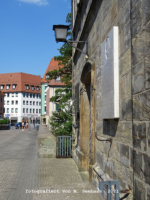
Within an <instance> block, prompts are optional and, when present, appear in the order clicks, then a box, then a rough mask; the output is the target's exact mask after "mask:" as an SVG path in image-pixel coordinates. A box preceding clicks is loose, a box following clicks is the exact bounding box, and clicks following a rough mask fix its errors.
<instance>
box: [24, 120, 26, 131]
mask: <svg viewBox="0 0 150 200" xmlns="http://www.w3.org/2000/svg"><path fill="white" fill-rule="evenodd" d="M24 129H25V130H26V120H25V121H24Z"/></svg>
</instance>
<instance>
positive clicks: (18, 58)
mask: <svg viewBox="0 0 150 200" xmlns="http://www.w3.org/2000/svg"><path fill="white" fill-rule="evenodd" d="M69 12H71V0H0V73H13V72H24V73H28V74H34V75H40V76H41V77H43V75H44V73H45V71H46V69H47V67H48V64H49V62H50V60H51V58H53V57H54V56H57V55H59V51H58V49H59V48H60V47H61V46H62V43H56V41H55V35H54V31H53V30H52V28H53V25H54V24H55V25H57V24H67V23H66V16H67V14H68V13H69Z"/></svg>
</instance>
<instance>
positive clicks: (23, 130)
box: [22, 118, 24, 131]
mask: <svg viewBox="0 0 150 200" xmlns="http://www.w3.org/2000/svg"><path fill="white" fill-rule="evenodd" d="M22 131H24V118H23V119H22Z"/></svg>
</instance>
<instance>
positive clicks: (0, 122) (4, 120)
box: [0, 119, 10, 124]
mask: <svg viewBox="0 0 150 200" xmlns="http://www.w3.org/2000/svg"><path fill="white" fill-rule="evenodd" d="M9 123H10V120H9V119H2V120H0V124H9Z"/></svg>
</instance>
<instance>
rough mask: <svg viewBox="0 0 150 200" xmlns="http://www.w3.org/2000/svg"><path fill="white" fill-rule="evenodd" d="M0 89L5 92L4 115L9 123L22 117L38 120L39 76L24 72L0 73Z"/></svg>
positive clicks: (39, 112)
mask: <svg viewBox="0 0 150 200" xmlns="http://www.w3.org/2000/svg"><path fill="white" fill-rule="evenodd" d="M0 90H1V91H2V92H3V93H4V94H5V98H4V104H5V105H4V107H5V113H4V117H9V119H10V120H11V123H12V124H13V123H16V122H21V120H22V119H23V118H24V119H25V118H29V119H30V120H32V121H33V120H35V121H39V120H40V116H41V77H40V76H36V75H32V74H26V73H22V72H19V73H7V74H0Z"/></svg>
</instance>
